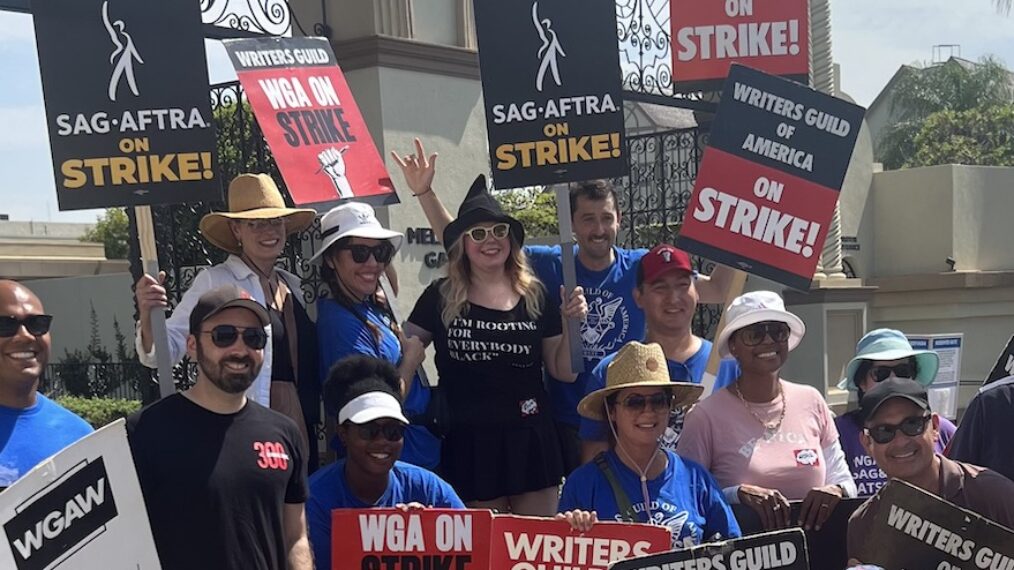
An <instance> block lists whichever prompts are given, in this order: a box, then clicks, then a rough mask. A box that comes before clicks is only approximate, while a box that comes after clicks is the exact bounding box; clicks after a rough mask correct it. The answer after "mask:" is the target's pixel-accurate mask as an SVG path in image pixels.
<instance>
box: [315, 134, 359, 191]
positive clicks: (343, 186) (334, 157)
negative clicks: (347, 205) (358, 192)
mask: <svg viewBox="0 0 1014 570" xmlns="http://www.w3.org/2000/svg"><path fill="white" fill-rule="evenodd" d="M347 150H349V147H348V146H343V147H342V148H341V149H336V148H334V147H331V148H327V149H324V150H323V151H322V152H321V153H320V154H318V155H317V160H318V161H320V166H321V168H322V169H323V170H324V172H325V173H326V174H327V175H328V178H330V179H331V182H333V183H334V186H335V188H336V189H337V190H338V195H339V196H340V197H341V198H352V196H353V194H352V186H351V185H349V180H348V178H346V177H345V158H344V157H343V156H342V155H344V154H345V152H346V151H347Z"/></svg>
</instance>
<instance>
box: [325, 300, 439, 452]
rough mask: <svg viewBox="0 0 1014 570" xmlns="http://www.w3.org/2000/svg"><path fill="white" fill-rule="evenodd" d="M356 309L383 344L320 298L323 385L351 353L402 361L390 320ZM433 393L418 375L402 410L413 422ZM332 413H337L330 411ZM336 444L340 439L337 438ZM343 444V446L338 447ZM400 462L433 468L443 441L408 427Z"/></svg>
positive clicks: (375, 311)
mask: <svg viewBox="0 0 1014 570" xmlns="http://www.w3.org/2000/svg"><path fill="white" fill-rule="evenodd" d="M355 309H356V310H357V311H358V312H359V314H360V315H363V317H365V318H366V319H367V320H368V321H369V322H370V323H372V324H374V325H376V327H377V328H378V329H379V330H380V341H379V342H378V341H377V339H376V337H375V336H373V331H371V330H370V329H369V327H367V326H366V325H364V324H363V322H362V321H361V320H359V318H358V317H356V316H355V315H353V314H352V313H351V312H349V310H348V309H346V308H345V307H342V306H341V305H339V304H338V303H336V302H335V301H334V300H333V299H321V300H320V301H319V302H318V303H317V338H318V344H319V346H320V371H321V382H323V381H324V380H326V379H327V375H328V372H330V371H331V366H333V365H334V363H335V362H338V361H339V360H341V359H342V358H345V357H346V356H349V355H352V354H365V355H367V356H375V357H377V358H383V359H384V360H386V361H388V362H390V363H391V364H393V365H395V366H397V365H398V363H399V362H401V343H400V342H399V341H398V337H397V336H396V335H395V334H394V331H392V330H391V326H390V323H389V322H388V318H387V316H386V315H384V314H383V313H382V312H381V311H380V310H378V309H377V308H376V307H375V306H373V305H372V304H370V303H360V304H358V305H356V307H355ZM429 401H430V391H429V388H427V387H426V386H425V385H424V384H423V383H422V380H420V379H419V375H418V374H416V375H415V376H414V377H413V378H412V389H411V390H409V393H408V399H407V400H406V401H405V403H404V405H403V407H404V409H405V414H406V415H407V416H408V418H409V419H410V420H411V419H412V417H413V416H418V415H420V414H422V413H423V412H425V411H426V406H428V405H429ZM328 413H329V414H334V413H337V410H328ZM335 441H336V442H337V441H338V440H337V438H336V439H335ZM339 445H340V444H339ZM401 459H402V460H403V461H406V462H408V463H412V464H414V465H419V466H422V467H426V468H427V469H433V468H435V467H436V466H437V464H438V463H439V462H440V440H439V439H438V438H437V437H436V436H434V435H433V434H432V433H431V432H430V430H428V429H426V428H425V427H424V426H409V427H408V430H407V431H406V432H405V447H404V449H403V450H402V452H401Z"/></svg>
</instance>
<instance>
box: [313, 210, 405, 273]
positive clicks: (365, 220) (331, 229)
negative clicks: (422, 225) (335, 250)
mask: <svg viewBox="0 0 1014 570" xmlns="http://www.w3.org/2000/svg"><path fill="white" fill-rule="evenodd" d="M320 232H321V237H323V238H324V243H322V244H321V246H320V250H319V251H318V252H317V253H315V254H314V255H313V257H312V258H310V261H311V262H312V261H315V260H317V259H318V258H319V257H320V256H321V255H323V254H324V252H326V251H327V250H328V248H329V247H331V245H332V244H334V242H336V241H338V240H340V239H342V238H344V237H360V238H368V239H386V240H389V241H390V242H391V245H393V246H394V251H395V252H397V251H398V250H399V249H401V242H402V240H403V239H404V237H405V236H404V234H402V233H401V232H396V231H394V230H389V229H387V228H385V227H384V226H382V225H380V221H379V220H377V215H376V214H375V213H374V211H373V208H372V207H371V206H370V205H369V204H363V203H362V202H346V203H345V204H341V205H338V206H335V207H334V208H331V210H329V211H328V212H327V213H326V214H324V215H323V216H321V218H320Z"/></svg>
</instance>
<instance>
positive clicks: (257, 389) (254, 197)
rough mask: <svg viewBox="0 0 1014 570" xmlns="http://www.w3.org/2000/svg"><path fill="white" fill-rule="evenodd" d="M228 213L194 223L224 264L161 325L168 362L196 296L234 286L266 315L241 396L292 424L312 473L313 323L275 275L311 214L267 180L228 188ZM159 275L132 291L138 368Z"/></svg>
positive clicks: (150, 348) (240, 180)
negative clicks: (258, 364) (265, 337)
mask: <svg viewBox="0 0 1014 570" xmlns="http://www.w3.org/2000/svg"><path fill="white" fill-rule="evenodd" d="M228 203H229V209H228V211H225V212H214V213H210V214H208V215H206V216H204V218H202V219H201V223H200V230H201V234H202V235H203V236H204V238H205V239H206V240H208V242H210V243H211V244H212V245H214V246H215V247H218V248H219V249H222V250H224V251H226V252H227V253H229V257H228V258H227V259H226V260H225V261H223V262H222V263H219V264H218V265H214V266H212V267H209V268H207V269H204V270H203V271H201V272H200V273H198V274H197V276H196V277H195V278H194V281H193V283H192V284H191V286H190V289H188V290H187V292H186V293H184V294H183V298H182V299H180V302H179V304H178V305H176V308H175V309H174V310H173V314H172V316H171V317H169V318H168V319H167V320H166V328H167V329H168V333H169V335H168V336H169V353H170V354H169V358H170V360H171V361H172V362H176V361H178V360H179V359H180V358H181V357H182V356H183V354H185V352H186V339H187V335H188V318H189V315H190V310H191V309H192V308H193V307H194V305H195V304H196V303H197V299H198V298H200V296H201V295H202V294H203V293H204V292H206V291H208V290H210V289H214V288H215V287H219V286H221V285H226V284H235V285H238V286H239V287H240V288H242V289H244V290H246V291H247V292H248V293H250V295H252V296H253V297H254V298H255V299H256V300H257V301H258V302H260V303H261V304H263V305H265V306H266V307H267V308H268V309H269V313H270V315H271V326H270V327H268V333H269V335H270V339H269V342H268V344H267V346H266V347H265V348H264V366H263V367H262V368H261V372H260V374H258V375H257V378H256V379H255V380H254V383H253V385H252V386H251V387H250V388H249V389H248V390H247V396H248V397H249V398H251V399H252V400H254V401H255V402H257V403H259V404H262V405H264V406H268V405H270V406H271V408H273V409H275V410H278V411H280V412H282V413H284V414H285V415H287V416H289V417H291V418H292V419H293V420H294V421H295V422H296V425H298V426H299V427H300V429H301V430H302V431H303V437H304V438H307V440H308V441H307V442H306V443H307V444H308V445H310V446H312V447H309V449H310V452H311V453H310V455H309V456H310V458H311V460H310V465H311V470H312V469H313V468H314V467H315V466H316V454H315V447H316V445H315V444H316V438H308V437H307V433H308V431H309V429H310V426H312V425H314V424H316V423H317V421H318V420H319V412H318V409H319V404H318V402H319V400H320V382H319V378H318V373H317V366H318V363H317V352H316V350H317V342H316V338H314V335H315V330H314V326H313V322H312V321H311V320H310V318H309V316H307V313H306V309H305V308H304V307H303V305H302V296H301V295H299V294H298V291H299V288H300V280H299V278H298V277H296V276H295V275H293V274H291V273H288V272H286V271H283V270H281V269H278V268H277V267H275V263H276V262H277V261H278V257H279V256H280V255H281V253H282V249H283V248H284V247H285V240H286V238H287V237H288V236H289V235H290V234H293V233H296V232H300V231H303V230H305V229H306V228H307V227H309V226H310V224H311V223H313V219H314V217H315V212H314V211H313V210H305V209H295V208H289V207H287V206H286V205H285V201H284V200H283V199H282V194H281V192H279V190H278V186H276V185H275V182H274V180H272V179H271V177H270V176H268V175H267V174H240V175H239V176H237V177H236V178H234V179H233V181H232V182H231V183H230V184H229V199H228ZM164 282H165V272H159V275H158V277H157V278H156V277H154V276H152V275H142V276H141V278H140V279H139V280H138V281H137V284H136V286H135V296H136V297H137V306H138V310H139V312H140V316H141V319H140V323H139V324H138V329H139V334H138V335H137V337H136V341H135V344H136V348H137V354H138V357H139V359H140V361H141V362H142V363H143V364H144V365H145V366H149V367H154V366H155V365H156V360H155V347H154V345H153V342H152V333H151V321H150V312H151V309H153V308H155V307H166V306H167V305H168V297H167V296H166V290H165V287H164V286H163V284H164Z"/></svg>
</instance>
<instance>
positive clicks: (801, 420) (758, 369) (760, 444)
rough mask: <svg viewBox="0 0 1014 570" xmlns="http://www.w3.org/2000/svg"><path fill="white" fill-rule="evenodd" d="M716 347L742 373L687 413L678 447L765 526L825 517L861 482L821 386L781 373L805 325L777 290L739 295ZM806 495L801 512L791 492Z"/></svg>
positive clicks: (816, 523) (817, 522) (812, 522)
mask: <svg viewBox="0 0 1014 570" xmlns="http://www.w3.org/2000/svg"><path fill="white" fill-rule="evenodd" d="M725 318H726V321H727V323H728V324H727V325H726V327H725V328H724V329H723V330H722V331H721V332H720V333H719V334H718V338H717V339H716V340H715V346H716V347H717V348H718V349H719V351H720V352H721V354H722V356H723V357H724V356H729V355H732V356H733V357H734V358H735V359H736V361H737V362H738V363H739V367H740V371H741V372H740V376H739V378H738V379H737V380H736V382H734V383H733V384H730V385H729V386H727V387H726V388H723V389H722V390H719V391H717V392H715V393H714V394H712V395H711V396H710V397H708V398H707V399H705V400H703V401H702V402H701V403H700V404H698V405H697V406H695V407H694V409H693V410H691V411H690V413H689V414H687V419H686V423H684V424H683V434H682V436H681V437H680V441H679V443H678V444H677V446H676V449H677V451H679V452H680V455H683V456H684V457H688V458H690V459H693V460H695V461H697V462H699V463H700V464H701V465H703V466H704V467H705V468H707V469H708V470H709V471H711V473H712V474H714V476H715V479H717V480H718V482H719V484H721V485H722V488H723V490H724V492H725V497H726V498H727V499H728V500H729V502H731V503H745V504H747V505H749V506H750V507H752V508H753V509H754V510H755V511H757V513H758V514H759V515H760V517H761V521H762V523H763V524H764V527H765V528H766V529H774V528H785V527H787V526H790V525H791V524H796V523H797V522H798V524H799V525H800V526H803V527H804V528H811V527H816V528H818V529H819V528H820V526H821V525H822V524H823V523H824V521H826V520H827V517H828V516H830V514H831V512H832V511H833V510H834V508H835V506H836V505H837V504H838V501H840V500H841V499H842V498H843V497H854V496H855V495H856V486H855V483H854V482H853V481H852V474H851V473H850V472H849V469H848V465H847V464H846V463H845V454H844V453H842V449H841V445H840V444H839V443H838V430H837V429H836V428H835V426H834V419H833V417H832V415H831V410H830V409H829V408H828V407H827V403H826V402H825V401H824V397H823V395H821V393H820V392H818V391H817V390H816V389H814V388H812V387H810V386H804V385H802V384H796V383H793V382H787V381H785V380H782V379H781V378H780V377H779V372H780V371H781V369H782V366H784V365H785V362H786V360H787V359H788V357H789V351H791V350H792V349H794V348H796V346H798V345H799V342H800V340H802V338H803V334H804V333H805V332H806V327H805V326H804V325H803V321H801V320H800V319H799V317H797V316H796V315H794V314H792V313H790V312H788V311H786V310H785V304H784V303H783V302H782V298H781V297H779V296H778V294H777V293H772V292H771V291H754V292H751V293H746V294H744V295H740V296H739V297H736V298H735V299H733V301H732V303H731V304H730V305H729V307H728V308H727V309H726V310H725ZM790 500H802V501H803V505H802V508H801V511H800V515H799V519H798V521H790V520H789V519H790V515H789V503H788V502H789V501H790Z"/></svg>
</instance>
